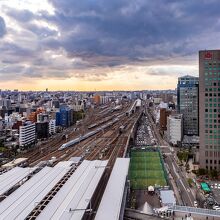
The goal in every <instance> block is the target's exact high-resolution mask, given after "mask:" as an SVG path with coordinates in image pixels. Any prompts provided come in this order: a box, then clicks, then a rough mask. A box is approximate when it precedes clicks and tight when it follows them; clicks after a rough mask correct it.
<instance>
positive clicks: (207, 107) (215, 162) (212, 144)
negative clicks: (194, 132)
mask: <svg viewBox="0 0 220 220" xmlns="http://www.w3.org/2000/svg"><path fill="white" fill-rule="evenodd" d="M199 136H200V160H199V161H200V167H201V168H205V169H209V170H213V169H215V170H220V50H209V51H200V52H199Z"/></svg>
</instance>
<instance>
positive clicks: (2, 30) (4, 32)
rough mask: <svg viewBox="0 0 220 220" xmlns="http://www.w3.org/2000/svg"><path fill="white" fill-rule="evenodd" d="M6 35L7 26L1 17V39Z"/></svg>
mask: <svg viewBox="0 0 220 220" xmlns="http://www.w3.org/2000/svg"><path fill="white" fill-rule="evenodd" d="M5 34H6V25H5V21H4V19H3V18H2V17H0V38H1V37H3V36H4V35H5Z"/></svg>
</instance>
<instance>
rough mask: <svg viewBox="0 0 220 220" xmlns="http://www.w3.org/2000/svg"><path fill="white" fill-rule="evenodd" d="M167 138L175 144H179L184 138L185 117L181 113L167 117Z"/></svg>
mask: <svg viewBox="0 0 220 220" xmlns="http://www.w3.org/2000/svg"><path fill="white" fill-rule="evenodd" d="M167 138H168V141H169V142H170V143H171V144H173V145H179V144H180V143H181V141H182V138H183V118H182V115H181V114H175V115H170V116H169V117H168V118H167Z"/></svg>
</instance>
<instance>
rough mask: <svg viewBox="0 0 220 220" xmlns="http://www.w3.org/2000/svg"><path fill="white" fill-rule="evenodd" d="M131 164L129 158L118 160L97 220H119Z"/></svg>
mask: <svg viewBox="0 0 220 220" xmlns="http://www.w3.org/2000/svg"><path fill="white" fill-rule="evenodd" d="M129 162H130V159H129V158H117V160H116V162H115V165H114V168H113V170H112V173H111V176H110V178H109V181H108V184H107V186H106V189H105V192H104V194H103V197H102V200H101V203H100V205H99V208H98V211H97V214H96V217H95V220H118V219H119V215H120V210H121V205H122V199H123V194H124V188H125V181H126V177H127V175H128V168H129Z"/></svg>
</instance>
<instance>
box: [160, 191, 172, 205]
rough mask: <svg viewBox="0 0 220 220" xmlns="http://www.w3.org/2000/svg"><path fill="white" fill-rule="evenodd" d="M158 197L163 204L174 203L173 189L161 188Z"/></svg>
mask: <svg viewBox="0 0 220 220" xmlns="http://www.w3.org/2000/svg"><path fill="white" fill-rule="evenodd" d="M160 197H161V201H162V203H163V204H173V205H175V204H176V199H175V196H174V192H173V190H161V191H160Z"/></svg>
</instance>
